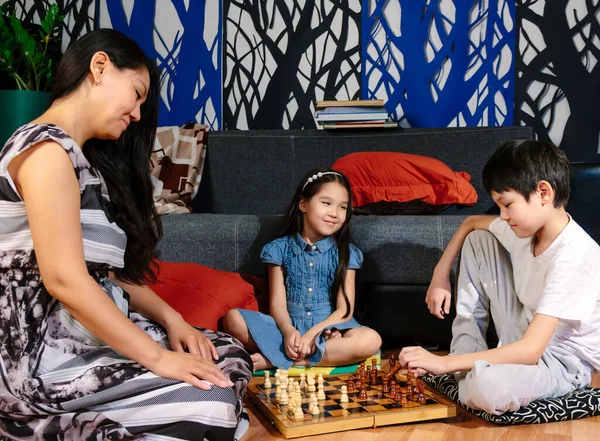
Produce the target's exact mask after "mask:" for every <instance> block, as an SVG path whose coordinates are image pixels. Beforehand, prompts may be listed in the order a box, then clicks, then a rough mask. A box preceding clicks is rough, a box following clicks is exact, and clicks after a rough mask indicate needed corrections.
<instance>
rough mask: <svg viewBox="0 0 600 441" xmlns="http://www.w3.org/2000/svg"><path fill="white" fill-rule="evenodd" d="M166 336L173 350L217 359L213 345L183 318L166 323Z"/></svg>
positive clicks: (208, 358) (217, 355)
mask: <svg viewBox="0 0 600 441" xmlns="http://www.w3.org/2000/svg"><path fill="white" fill-rule="evenodd" d="M166 330H167V336H168V337H169V343H170V344H171V348H173V350H174V351H175V352H185V351H186V349H187V351H188V352H189V353H190V354H197V355H201V356H202V357H203V358H206V359H207V360H211V361H212V360H218V359H219V354H218V353H217V348H215V345H213V343H212V342H211V341H210V340H209V339H208V337H206V336H205V335H204V334H203V333H202V332H201V331H199V330H198V329H196V328H194V327H193V326H191V325H190V324H189V323H188V322H186V321H185V320H183V319H178V320H175V321H174V322H173V323H168V324H167V325H166Z"/></svg>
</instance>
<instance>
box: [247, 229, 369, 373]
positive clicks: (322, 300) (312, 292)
mask: <svg viewBox="0 0 600 441" xmlns="http://www.w3.org/2000/svg"><path fill="white" fill-rule="evenodd" d="M260 258H261V261H262V262H264V263H271V264H274V265H280V266H281V267H282V269H283V276H284V282H285V291H286V297H287V310H288V313H289V315H290V319H291V322H292V326H293V327H294V328H296V329H297V330H298V331H299V332H300V335H304V334H305V333H306V331H308V330H309V329H310V328H312V327H313V326H314V325H316V324H318V323H320V322H322V321H323V320H325V319H327V318H328V317H329V316H330V315H331V314H332V313H333V312H334V311H335V308H334V307H333V305H332V302H331V285H332V284H333V278H334V276H335V270H336V269H337V266H338V248H337V244H336V243H335V241H334V240H333V238H332V237H326V238H324V239H321V240H320V241H318V242H317V243H315V244H314V245H311V244H308V243H306V242H305V241H304V239H302V237H301V236H300V234H296V235H294V236H284V237H280V238H279V239H275V240H274V241H273V242H270V243H268V244H267V245H265V246H264V248H263V249H262V252H261V254H260ZM362 262H363V256H362V253H361V251H360V250H359V249H358V248H357V247H355V246H354V245H352V244H350V258H349V262H348V269H359V268H360V267H361V266H362ZM238 311H239V312H240V313H241V315H242V317H243V318H244V320H245V322H246V325H247V326H248V330H249V331H250V334H251V335H252V338H253V339H254V341H255V342H256V344H257V346H258V348H259V349H260V352H262V354H263V355H264V356H265V357H266V358H268V359H269V361H270V362H271V363H272V364H273V365H274V366H276V367H278V368H279V369H289V368H290V367H291V366H292V364H293V362H294V360H292V359H291V358H289V357H288V356H287V354H286V352H285V348H284V342H283V334H282V333H281V331H280V330H279V328H278V327H277V324H276V323H275V320H274V319H273V317H271V316H270V315H266V314H262V313H260V312H255V311H246V310H242V309H239V310H238ZM359 326H360V324H359V323H358V322H357V321H356V320H355V319H354V318H350V319H349V320H348V321H345V322H342V323H337V324H334V325H331V326H328V328H335V329H338V330H340V331H343V330H346V329H351V328H356V327H359ZM315 343H316V347H317V350H316V351H315V353H314V354H312V355H311V356H309V357H308V361H309V363H310V365H311V366H313V365H315V364H317V363H319V361H321V359H322V358H323V353H324V352H325V340H324V338H323V335H322V333H321V334H320V335H319V336H318V337H317V339H316V341H315Z"/></svg>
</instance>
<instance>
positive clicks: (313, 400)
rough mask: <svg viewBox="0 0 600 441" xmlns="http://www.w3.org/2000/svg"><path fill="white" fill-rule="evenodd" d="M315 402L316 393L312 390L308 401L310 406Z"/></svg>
mask: <svg viewBox="0 0 600 441" xmlns="http://www.w3.org/2000/svg"><path fill="white" fill-rule="evenodd" d="M316 402H317V394H316V393H314V392H313V393H311V394H310V401H309V403H310V405H311V406H312V405H313V404H314V403H316Z"/></svg>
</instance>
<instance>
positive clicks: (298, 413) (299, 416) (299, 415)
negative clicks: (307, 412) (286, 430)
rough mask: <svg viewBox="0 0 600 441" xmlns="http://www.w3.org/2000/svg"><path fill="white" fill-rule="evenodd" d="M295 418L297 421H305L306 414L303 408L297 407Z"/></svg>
mask: <svg viewBox="0 0 600 441" xmlns="http://www.w3.org/2000/svg"><path fill="white" fill-rule="evenodd" d="M294 418H295V419H297V420H301V419H304V412H303V411H302V406H298V407H296V410H295V411H294Z"/></svg>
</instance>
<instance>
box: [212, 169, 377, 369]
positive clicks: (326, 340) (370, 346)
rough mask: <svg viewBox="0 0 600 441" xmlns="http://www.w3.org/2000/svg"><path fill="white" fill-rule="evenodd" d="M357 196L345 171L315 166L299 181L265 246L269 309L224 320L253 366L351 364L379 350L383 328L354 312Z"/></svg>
mask: <svg viewBox="0 0 600 441" xmlns="http://www.w3.org/2000/svg"><path fill="white" fill-rule="evenodd" d="M351 200H352V193H351V191H350V184H349V183H348V180H347V179H346V177H345V176H344V175H342V174H341V173H339V172H336V171H333V170H328V169H318V170H312V171H310V172H308V173H307V175H306V176H305V177H304V179H303V180H302V181H301V182H300V184H299V186H298V189H297V190H296V193H295V195H294V199H293V201H292V204H291V206H290V208H289V210H288V214H287V217H286V220H285V227H284V231H283V234H282V236H281V237H280V238H278V239H276V240H274V241H273V242H271V243H268V244H267V245H265V247H264V248H263V250H262V252H261V260H262V261H263V262H266V263H268V264H269V289H270V312H271V315H270V316H269V315H265V314H261V313H258V312H253V311H245V310H239V309H237V310H235V309H234V310H231V311H229V312H228V313H227V314H226V315H225V317H224V320H223V325H224V326H225V329H226V331H227V332H228V333H230V334H231V335H233V336H234V337H236V338H237V339H238V340H240V341H241V342H242V344H243V345H244V346H245V347H246V348H247V349H248V350H250V351H251V352H254V353H253V354H252V356H251V357H252V361H253V362H254V368H255V369H257V370H259V369H265V368H269V367H272V366H276V367H278V368H280V369H289V368H290V367H291V366H292V365H295V366H313V365H321V366H337V365H345V364H351V363H355V362H357V361H359V360H362V359H365V358H367V357H369V356H371V355H373V354H374V353H375V352H377V350H378V349H379V346H380V345H381V338H380V337H379V334H377V332H375V331H374V330H372V329H370V328H367V327H364V326H360V325H359V323H358V322H357V321H356V320H355V319H354V318H353V317H352V314H353V312H354V280H355V273H356V270H357V269H359V268H360V267H361V265H362V253H361V252H360V250H359V249H358V248H356V247H355V246H354V245H352V244H350V243H349V242H350V232H349V223H350V215H351V213H352V204H351V202H352V201H351ZM336 337H340V338H336Z"/></svg>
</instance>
